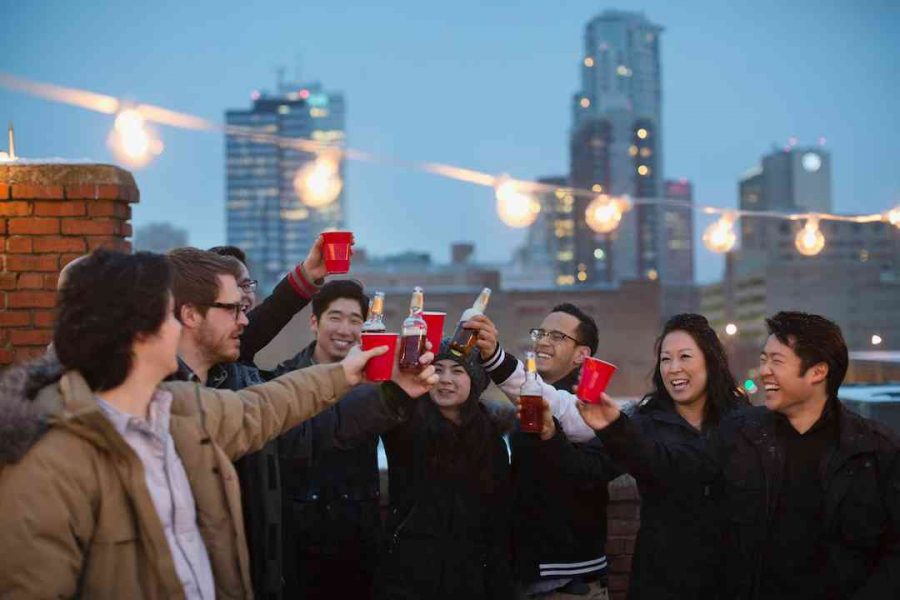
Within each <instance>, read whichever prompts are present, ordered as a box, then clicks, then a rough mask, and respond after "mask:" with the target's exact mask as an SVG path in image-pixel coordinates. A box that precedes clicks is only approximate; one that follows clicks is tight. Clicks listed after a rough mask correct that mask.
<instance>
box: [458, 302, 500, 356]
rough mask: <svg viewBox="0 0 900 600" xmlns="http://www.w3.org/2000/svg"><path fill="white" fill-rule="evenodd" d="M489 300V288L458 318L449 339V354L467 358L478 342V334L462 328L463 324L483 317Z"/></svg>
mask: <svg viewBox="0 0 900 600" xmlns="http://www.w3.org/2000/svg"><path fill="white" fill-rule="evenodd" d="M490 299H491V288H484V289H483V290H481V293H480V294H478V298H476V299H475V303H474V304H473V305H472V307H471V308H467V309H466V310H465V312H463V314H462V316H461V317H460V318H459V324H458V325H457V326H456V331H455V332H454V333H453V337H452V338H450V352H452V353H454V354H456V355H459V356H468V355H469V352H471V351H472V348H474V347H475V342H477V341H478V332H477V331H473V330H471V329H466V328H465V327H463V323H465V322H466V321H468V320H469V319H471V318H472V317H474V316H475V315H483V314H484V311H485V309H486V308H487V305H488V302H489V301H490Z"/></svg>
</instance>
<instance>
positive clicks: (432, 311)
mask: <svg viewBox="0 0 900 600" xmlns="http://www.w3.org/2000/svg"><path fill="white" fill-rule="evenodd" d="M422 314H423V315H444V316H445V317H446V316H447V313H445V312H441V311H439V310H423V311H422Z"/></svg>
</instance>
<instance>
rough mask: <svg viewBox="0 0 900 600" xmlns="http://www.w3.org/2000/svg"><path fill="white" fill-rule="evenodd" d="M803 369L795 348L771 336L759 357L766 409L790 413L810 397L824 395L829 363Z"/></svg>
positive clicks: (802, 405)
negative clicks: (803, 371)
mask: <svg viewBox="0 0 900 600" xmlns="http://www.w3.org/2000/svg"><path fill="white" fill-rule="evenodd" d="M802 370H803V367H802V361H801V360H800V357H799V356H797V354H796V353H795V352H794V349H793V348H791V347H790V346H789V345H787V344H784V343H782V342H781V341H780V340H779V339H778V338H777V337H775V336H774V335H770V336H769V339H768V340H766V345H765V347H764V348H763V351H762V353H760V356H759V378H760V379H761V380H762V384H763V388H764V389H765V391H766V407H767V408H768V409H769V410H773V411H775V412H779V413H781V414H784V415H788V416H790V415H791V414H793V413H795V412H797V411H798V410H799V409H801V408H802V407H804V406H805V405H806V404H807V403H808V402H809V401H810V400H812V399H814V398H816V397H821V398H824V397H825V396H826V393H825V380H826V378H827V376H828V366H827V365H826V364H825V363H819V364H816V365H812V366H811V367H810V368H808V369H807V370H806V372H805V373H802V372H801V371H802Z"/></svg>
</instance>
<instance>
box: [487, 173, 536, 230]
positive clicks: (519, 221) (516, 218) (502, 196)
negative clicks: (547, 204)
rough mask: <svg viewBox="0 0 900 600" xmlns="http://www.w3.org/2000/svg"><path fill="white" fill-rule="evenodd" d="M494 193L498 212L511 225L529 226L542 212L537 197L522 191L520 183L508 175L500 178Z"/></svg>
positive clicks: (502, 219)
mask: <svg viewBox="0 0 900 600" xmlns="http://www.w3.org/2000/svg"><path fill="white" fill-rule="evenodd" d="M494 193H495V195H496V196H497V214H498V215H499V217H500V220H501V221H503V222H504V223H505V224H506V225H509V226H510V227H528V226H529V225H531V224H532V223H534V221H535V219H537V216H538V213H540V212H541V205H540V203H539V202H538V201H537V199H536V198H535V197H534V196H532V195H531V194H528V193H526V192H524V191H522V190H521V189H520V184H518V183H516V182H515V181H514V180H512V179H509V178H508V177H501V178H499V180H498V182H497V184H496V187H495V188H494Z"/></svg>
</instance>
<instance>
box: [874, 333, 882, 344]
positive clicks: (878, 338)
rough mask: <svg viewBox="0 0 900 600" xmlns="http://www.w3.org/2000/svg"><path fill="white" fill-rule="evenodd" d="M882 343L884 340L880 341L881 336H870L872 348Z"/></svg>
mask: <svg viewBox="0 0 900 600" xmlns="http://www.w3.org/2000/svg"><path fill="white" fill-rule="evenodd" d="M882 341H884V340H882V339H881V336H880V335H878V334H877V333H876V334H875V335H873V336H872V345H873V346H879V345H881V342H882Z"/></svg>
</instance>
